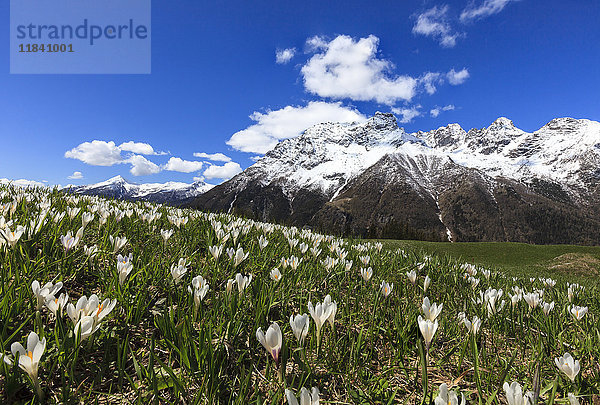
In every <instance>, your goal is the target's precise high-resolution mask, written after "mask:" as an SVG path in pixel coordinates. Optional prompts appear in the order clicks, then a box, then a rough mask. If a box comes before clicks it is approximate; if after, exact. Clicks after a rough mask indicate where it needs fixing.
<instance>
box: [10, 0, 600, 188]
mask: <svg viewBox="0 0 600 405" xmlns="http://www.w3.org/2000/svg"><path fill="white" fill-rule="evenodd" d="M208 3H209V2H205V1H202V2H199V1H197V0H190V1H187V0H179V1H176V2H167V1H153V2H152V28H151V35H152V73H151V74H148V75H97V74H96V75H85V74H84V75H17V74H13V75H11V74H9V49H8V42H9V41H8V38H6V37H5V39H4V41H2V42H1V43H2V46H1V48H2V50H1V51H0V65H1V66H4V68H3V69H1V70H0V89H1V93H0V94H1V95H0V137H1V139H2V145H3V148H2V150H3V152H4V153H3V154H2V159H0V178H9V179H21V178H25V179H31V180H36V181H47V182H48V184H63V185H64V184H68V183H73V184H87V183H93V182H98V181H102V180H105V179H107V178H109V177H112V176H115V175H118V174H120V175H122V176H124V177H125V178H127V179H129V180H131V181H134V182H138V183H145V182H165V181H184V182H192V181H193V180H194V178H196V179H198V178H205V179H206V181H207V182H209V183H214V184H216V183H219V182H221V181H223V180H225V179H227V178H228V177H230V176H231V175H233V174H235V173H236V172H238V171H239V170H241V169H245V168H246V167H248V166H250V165H251V164H252V163H253V160H252V158H256V157H257V156H260V155H261V154H262V153H264V152H265V151H266V150H268V148H270V147H272V146H273V145H274V144H276V142H277V141H278V140H281V139H284V138H286V137H292V136H296V135H297V133H298V132H299V131H301V129H303V128H304V127H306V126H309V125H310V124H311V123H313V122H314V121H320V120H333V121H337V120H340V119H343V120H346V119H364V117H368V116H370V115H372V114H373V113H374V112H375V111H385V112H394V113H395V114H396V116H397V117H398V119H399V121H401V124H400V125H401V126H403V127H405V129H406V130H407V131H417V130H430V129H434V128H437V127H439V126H443V125H446V124H448V123H454V122H457V123H459V124H460V125H461V126H462V127H463V128H465V129H469V128H473V127H477V128H479V127H484V126H487V125H489V124H490V123H491V122H492V121H493V120H495V119H496V118H497V117H499V116H506V117H508V118H510V119H512V120H513V121H514V123H515V125H517V126H518V127H519V128H521V129H524V130H526V131H534V130H536V129H538V128H540V127H541V126H543V125H544V124H546V123H547V122H548V121H550V120H551V119H553V118H556V117H563V116H570V117H575V118H588V119H592V120H597V121H600V96H599V94H600V74H599V73H598V72H599V70H598V67H599V66H600V25H599V24H598V21H600V2H597V1H592V0H570V1H564V0H563V1H555V0H548V1H544V2H539V1H533V0H515V1H510V0H474V1H472V0H466V1H446V2H442V1H439V2H438V1H433V0H427V1H399V0H398V1H395V2H392V1H381V2H379V3H377V2H364V1H363V2H358V1H327V2H323V1H303V2H295V3H292V2H282V1H258V2H248V1H229V2H226V3H225V2H221V3H222V4H217V2H214V3H213V2H210V3H212V4H208ZM0 19H1V20H2V21H8V20H9V3H8V2H2V5H1V6H0ZM7 31H8V30H4V31H3V35H4V36H8V35H9V34H8V32H7ZM286 50H287V51H286ZM278 51H279V61H278V60H277V52H278ZM278 62H279V63H278ZM403 121H404V122H403ZM94 141H96V142H94ZM216 153H220V154H224V155H225V156H221V155H219V156H207V155H213V154H216ZM194 154H196V156H194ZM211 159H212V160H211ZM75 172H80V173H81V177H82V178H79V179H69V178H68V177H69V176H72V175H73V173H75ZM75 177H79V176H75Z"/></svg>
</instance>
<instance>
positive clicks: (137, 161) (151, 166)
mask: <svg viewBox="0 0 600 405" xmlns="http://www.w3.org/2000/svg"><path fill="white" fill-rule="evenodd" d="M126 163H130V164H131V169H130V170H129V172H130V173H131V174H133V175H134V176H146V175H149V174H156V173H159V172H160V171H161V169H160V166H158V165H157V164H156V163H153V162H151V161H149V160H148V159H146V158H145V157H143V156H142V155H132V156H130V157H129V158H128V159H127V160H126Z"/></svg>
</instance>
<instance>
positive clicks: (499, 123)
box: [489, 117, 515, 129]
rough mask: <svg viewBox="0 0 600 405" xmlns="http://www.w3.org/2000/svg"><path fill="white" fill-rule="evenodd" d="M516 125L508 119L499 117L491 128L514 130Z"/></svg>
mask: <svg viewBox="0 0 600 405" xmlns="http://www.w3.org/2000/svg"><path fill="white" fill-rule="evenodd" d="M514 127H515V124H513V122H512V121H511V120H509V119H508V118H506V117H498V119H496V121H494V122H492V124H491V125H490V126H489V128H498V129H500V128H514Z"/></svg>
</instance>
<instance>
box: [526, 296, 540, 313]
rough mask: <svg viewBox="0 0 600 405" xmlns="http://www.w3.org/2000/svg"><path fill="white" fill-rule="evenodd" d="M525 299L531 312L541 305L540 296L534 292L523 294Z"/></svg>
mask: <svg viewBox="0 0 600 405" xmlns="http://www.w3.org/2000/svg"><path fill="white" fill-rule="evenodd" d="M523 299H524V300H525V302H527V304H529V310H532V309H535V307H537V306H538V305H539V303H540V295H539V294H538V293H534V292H532V293H528V294H523Z"/></svg>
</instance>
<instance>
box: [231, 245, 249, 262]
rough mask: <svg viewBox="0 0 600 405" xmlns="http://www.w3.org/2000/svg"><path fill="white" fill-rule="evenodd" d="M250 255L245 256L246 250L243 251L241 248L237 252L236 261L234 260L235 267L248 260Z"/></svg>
mask: <svg viewBox="0 0 600 405" xmlns="http://www.w3.org/2000/svg"><path fill="white" fill-rule="evenodd" d="M249 254H250V252H247V253H245V254H244V249H242V248H241V247H239V248H238V249H237V250H236V251H235V257H234V260H233V267H237V266H239V265H240V264H241V263H242V262H243V261H244V260H246V259H247V258H248V255H249Z"/></svg>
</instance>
